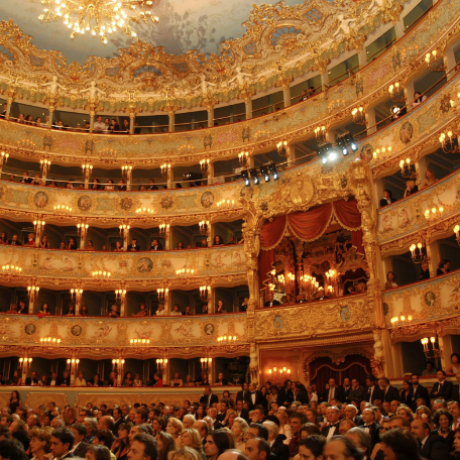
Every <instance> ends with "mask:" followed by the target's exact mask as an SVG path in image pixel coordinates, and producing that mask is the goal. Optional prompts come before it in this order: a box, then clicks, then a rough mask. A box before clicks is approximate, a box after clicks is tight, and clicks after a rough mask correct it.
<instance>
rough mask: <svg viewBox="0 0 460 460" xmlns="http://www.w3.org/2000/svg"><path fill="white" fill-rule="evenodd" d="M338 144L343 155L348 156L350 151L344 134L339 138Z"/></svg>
mask: <svg viewBox="0 0 460 460" xmlns="http://www.w3.org/2000/svg"><path fill="white" fill-rule="evenodd" d="M337 145H338V146H339V147H340V149H341V150H342V153H343V156H344V157H346V156H347V155H348V154H349V153H350V152H349V151H348V147H347V144H346V143H345V139H344V137H343V136H341V137H338V138H337Z"/></svg>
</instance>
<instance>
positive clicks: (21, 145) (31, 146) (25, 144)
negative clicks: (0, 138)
mask: <svg viewBox="0 0 460 460" xmlns="http://www.w3.org/2000/svg"><path fill="white" fill-rule="evenodd" d="M16 145H17V146H18V149H24V150H31V151H32V152H34V151H35V149H36V148H37V144H35V142H33V141H31V140H29V139H23V140H22V141H18V142H17V143H16Z"/></svg>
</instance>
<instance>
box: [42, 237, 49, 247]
mask: <svg viewBox="0 0 460 460" xmlns="http://www.w3.org/2000/svg"><path fill="white" fill-rule="evenodd" d="M40 248H42V249H49V248H50V244H49V242H48V237H47V236H46V235H43V236H42V239H41V241H40Z"/></svg>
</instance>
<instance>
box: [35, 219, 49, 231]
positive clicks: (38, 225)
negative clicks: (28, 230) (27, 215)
mask: <svg viewBox="0 0 460 460" xmlns="http://www.w3.org/2000/svg"><path fill="white" fill-rule="evenodd" d="M33 224H34V232H35V233H41V232H42V231H43V230H44V229H45V225H46V222H45V221H44V220H34V221H33Z"/></svg>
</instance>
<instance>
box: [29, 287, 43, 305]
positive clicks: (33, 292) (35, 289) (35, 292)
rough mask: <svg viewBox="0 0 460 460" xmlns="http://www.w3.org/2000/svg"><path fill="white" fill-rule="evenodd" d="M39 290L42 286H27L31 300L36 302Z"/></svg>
mask: <svg viewBox="0 0 460 460" xmlns="http://www.w3.org/2000/svg"><path fill="white" fill-rule="evenodd" d="M39 290H40V288H39V287H38V286H27V295H28V296H29V300H30V301H31V302H35V300H36V298H37V296H38V291H39Z"/></svg>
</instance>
